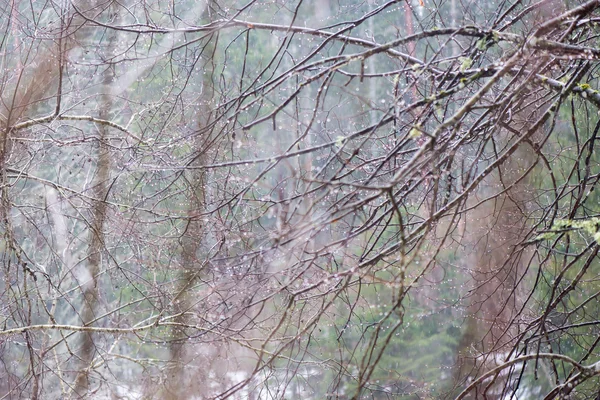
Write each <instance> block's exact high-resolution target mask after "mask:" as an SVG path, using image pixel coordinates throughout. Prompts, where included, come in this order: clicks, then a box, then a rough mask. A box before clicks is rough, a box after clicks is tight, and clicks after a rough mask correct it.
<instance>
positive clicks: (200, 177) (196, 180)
mask: <svg viewBox="0 0 600 400" xmlns="http://www.w3.org/2000/svg"><path fill="white" fill-rule="evenodd" d="M214 10H215V7H214V2H213V1H212V0H210V1H209V2H208V5H207V8H206V11H205V19H206V20H211V19H212V18H211V17H212V15H211V13H212V12H213V11H214ZM209 40H210V43H209V44H208V45H206V46H205V47H204V57H203V71H202V76H203V78H202V96H201V97H200V99H199V101H200V104H199V107H198V109H197V121H198V125H197V128H196V136H195V139H194V147H195V150H196V153H197V156H196V158H195V160H194V164H193V165H202V164H204V161H205V159H206V157H205V154H206V152H207V151H208V148H207V146H208V145H207V143H209V142H210V140H208V139H209V137H210V132H211V129H210V123H211V119H212V116H211V104H210V103H211V100H212V99H213V91H214V90H213V83H212V75H213V56H214V40H215V39H214V38H210V39H209ZM205 175H206V172H205V170H202V169H190V171H189V176H188V182H189V185H188V195H189V205H188V207H189V208H188V215H189V219H188V223H187V226H186V229H185V232H184V233H183V235H182V237H181V250H182V254H181V271H180V273H179V277H178V281H177V286H176V290H175V298H174V299H173V308H174V310H173V311H174V313H175V316H176V317H175V318H174V322H175V323H176V324H181V325H186V324H189V323H190V322H192V321H191V320H190V317H189V314H188V313H189V312H190V310H192V309H193V307H194V295H193V288H194V285H195V284H196V282H198V281H199V279H200V278H201V277H202V276H203V275H204V272H203V270H202V269H203V265H202V261H201V260H199V257H198V254H199V253H200V252H201V251H202V250H201V249H202V247H203V243H204V242H205V240H204V233H205V232H204V231H205V229H204V227H203V225H202V222H201V221H200V219H199V218H198V217H197V215H198V214H199V213H201V212H202V211H203V210H204V209H205V204H206V193H205V182H206V176H205ZM195 216H196V217H195ZM187 339H188V336H187V333H186V329H185V328H174V329H173V341H172V342H171V344H170V353H171V354H170V361H171V367H170V368H169V372H168V376H167V381H166V388H165V392H164V393H163V394H162V397H163V398H164V399H166V400H176V399H184V398H188V397H190V396H193V395H196V394H200V393H204V394H206V393H207V391H208V390H209V388H210V382H209V381H208V380H209V366H206V368H205V373H204V374H202V375H199V373H198V371H197V370H194V373H193V376H192V375H191V374H186V365H187V364H188V363H189V362H190V361H191V360H192V358H193V357H190V352H191V349H190V348H189V347H188V346H186V342H187Z"/></svg>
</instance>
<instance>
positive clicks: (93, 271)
mask: <svg viewBox="0 0 600 400" xmlns="http://www.w3.org/2000/svg"><path fill="white" fill-rule="evenodd" d="M109 15H110V18H111V20H112V19H114V18H116V17H117V10H116V3H114V2H113V3H111V5H110V14H109ZM116 38H117V33H116V31H114V30H109V31H108V43H107V45H106V51H105V54H107V55H108V54H110V52H111V50H112V49H114V47H115V45H116ZM108 63H109V64H108V65H109V66H108V67H107V68H106V69H105V70H104V72H103V74H102V85H101V87H102V91H103V94H102V95H101V96H100V98H99V101H100V104H99V117H100V118H101V119H104V120H106V119H109V114H110V111H111V108H112V99H111V96H110V90H111V84H112V82H113V80H114V76H115V70H114V65H111V64H110V61H108ZM97 129H98V133H99V140H98V143H97V147H96V163H97V171H96V175H95V177H94V179H93V181H92V197H93V198H94V199H96V202H95V203H94V204H93V208H92V216H91V220H90V226H89V227H88V228H89V231H90V233H89V235H90V237H89V246H88V258H87V260H88V263H87V266H88V268H87V273H86V274H84V276H85V278H86V279H85V281H83V282H81V289H82V291H83V297H84V301H83V304H82V311H81V320H82V323H83V325H84V326H88V325H91V324H92V323H93V321H94V319H95V318H96V312H97V306H98V299H99V291H100V289H101V288H100V287H99V281H98V277H99V275H100V272H101V266H102V250H103V248H104V234H103V228H104V222H105V219H106V203H105V202H104V201H103V200H104V199H105V197H106V196H107V190H108V178H109V171H110V156H109V149H108V146H107V145H106V138H107V136H108V127H107V126H105V125H99V126H98V127H97ZM80 340H81V345H80V346H81V350H80V353H79V358H80V368H79V373H78V375H77V378H76V381H75V392H76V393H77V394H78V395H79V396H81V397H84V396H86V393H87V392H88V391H89V389H90V372H91V371H90V370H91V368H92V367H93V361H94V355H95V344H94V335H93V334H91V333H88V332H82V333H81V339H80Z"/></svg>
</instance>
